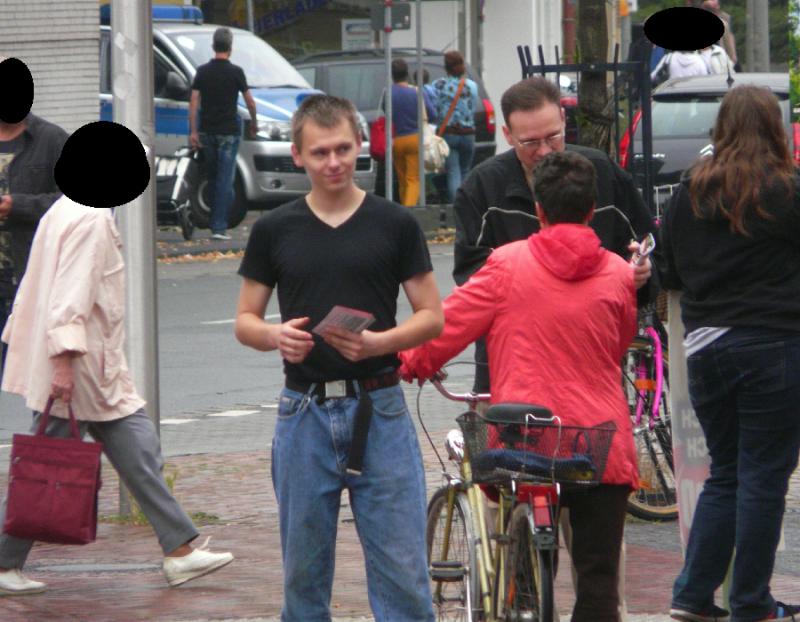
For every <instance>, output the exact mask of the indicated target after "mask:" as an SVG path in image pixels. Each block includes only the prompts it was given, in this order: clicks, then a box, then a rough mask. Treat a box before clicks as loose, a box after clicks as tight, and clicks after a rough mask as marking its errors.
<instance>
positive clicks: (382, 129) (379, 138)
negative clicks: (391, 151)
mask: <svg viewBox="0 0 800 622" xmlns="http://www.w3.org/2000/svg"><path fill="white" fill-rule="evenodd" d="M369 155H371V156H372V157H373V158H375V159H376V160H378V162H383V161H384V160H385V159H386V117H385V116H381V117H378V118H377V119H375V121H373V123H372V126H371V127H370V128H369Z"/></svg>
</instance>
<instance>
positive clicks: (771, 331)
mask: <svg viewBox="0 0 800 622" xmlns="http://www.w3.org/2000/svg"><path fill="white" fill-rule="evenodd" d="M712 141H713V146H714V153H713V154H712V155H711V156H708V157H705V158H703V159H701V160H699V161H698V162H697V163H696V164H695V165H694V166H693V167H692V168H691V169H690V170H689V172H688V175H687V176H686V178H685V179H684V180H683V182H682V184H681V185H680V187H679V188H678V190H677V192H676V194H675V196H674V197H673V200H672V203H671V204H670V207H669V208H668V210H667V212H666V214H665V219H664V224H663V227H662V229H661V233H660V235H661V244H660V249H661V253H662V255H663V257H662V259H663V262H662V265H661V266H660V269H661V271H662V279H663V283H664V285H665V287H667V288H669V289H675V290H681V291H682V292H683V295H682V298H681V316H682V318H683V323H684V325H685V328H686V335H685V339H684V345H685V347H686V353H687V364H688V373H689V396H690V399H691V402H692V406H693V408H694V410H695V413H696V414H697V418H698V420H699V421H700V425H701V427H702V429H703V433H704V434H705V438H706V444H707V445H708V450H709V454H710V456H711V472H710V475H709V477H708V479H707V480H706V482H705V485H704V487H703V491H702V493H701V494H700V498H699V500H698V504H697V508H696V510H695V515H694V520H693V521H692V528H691V532H690V535H689V542H688V545H687V549H686V560H685V564H684V567H683V570H682V571H681V573H680V575H679V576H678V578H677V579H676V581H675V585H674V588H673V595H672V608H671V611H670V613H671V615H672V617H673V618H674V619H676V620H684V621H687V622H704V621H710V622H714V621H726V620H729V619H730V620H731V621H732V622H754V621H760V620H795V619H800V607H796V606H792V605H786V604H783V603H780V602H776V600H775V599H774V598H773V596H772V594H771V592H770V586H769V581H770V577H771V576H772V570H773V566H774V563H775V551H776V549H777V547H778V541H779V539H780V529H781V522H782V519H783V514H784V509H785V497H786V491H787V489H788V483H789V477H790V476H791V474H792V472H793V471H794V469H795V468H796V467H797V461H798V452H800V195H798V190H800V185H799V182H800V178H798V177H797V175H796V172H795V169H794V165H793V163H792V157H791V153H790V152H789V147H788V141H787V138H786V133H785V131H784V127H783V120H782V113H781V109H780V106H779V104H778V100H777V99H776V97H775V96H774V95H773V94H772V92H770V91H769V90H768V89H766V88H763V87H757V86H750V85H745V86H738V87H736V88H734V89H732V90H731V91H729V92H728V93H727V94H726V95H725V97H724V98H723V100H722V103H721V105H720V109H719V115H718V117H717V122H716V125H715V126H714V131H713V137H712ZM734 549H735V551H736V556H735V559H734V565H733V580H732V584H731V590H730V605H731V612H730V614H729V613H728V612H727V611H725V610H724V609H722V608H720V607H718V606H716V605H715V604H714V592H715V590H716V589H717V588H718V587H719V586H720V585H721V584H722V582H723V580H724V578H725V575H726V572H727V569H728V566H729V563H730V561H731V558H732V557H733V552H734ZM796 616H797V617H796Z"/></svg>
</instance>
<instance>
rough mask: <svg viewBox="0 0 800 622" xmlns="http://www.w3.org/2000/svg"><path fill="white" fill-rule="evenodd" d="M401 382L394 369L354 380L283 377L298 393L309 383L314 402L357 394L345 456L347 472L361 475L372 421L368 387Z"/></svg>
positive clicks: (381, 386) (370, 388)
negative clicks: (357, 387)
mask: <svg viewBox="0 0 800 622" xmlns="http://www.w3.org/2000/svg"><path fill="white" fill-rule="evenodd" d="M399 382H400V376H398V375H397V372H394V371H393V372H391V373H388V374H383V375H382V376H375V377H373V378H359V379H357V380H329V381H328V382H299V381H294V380H290V379H289V378H287V379H286V388H287V389H289V390H290V391H297V392H298V393H308V392H309V390H310V389H311V386H312V385H314V389H313V390H312V391H311V395H313V396H315V397H316V398H317V402H318V403H319V402H321V401H323V400H329V399H335V398H341V397H358V410H357V411H356V418H355V421H354V423H353V438H352V440H351V442H350V455H349V456H348V458H347V472H348V473H350V474H352V475H361V471H362V470H363V468H364V453H365V452H366V448H367V433H368V432H369V424H370V421H372V399H371V398H370V396H369V392H370V391H375V390H376V389H385V388H386V387H393V386H396V385H397V384H398V383H399ZM356 384H358V385H359V386H360V387H361V393H360V394H357V393H356Z"/></svg>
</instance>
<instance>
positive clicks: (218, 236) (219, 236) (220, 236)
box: [211, 233, 231, 240]
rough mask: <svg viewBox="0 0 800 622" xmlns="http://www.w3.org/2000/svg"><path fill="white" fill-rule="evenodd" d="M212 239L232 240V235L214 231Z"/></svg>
mask: <svg viewBox="0 0 800 622" xmlns="http://www.w3.org/2000/svg"><path fill="white" fill-rule="evenodd" d="M211 239H212V240H230V239H231V236H229V235H228V234H227V233H212V234H211Z"/></svg>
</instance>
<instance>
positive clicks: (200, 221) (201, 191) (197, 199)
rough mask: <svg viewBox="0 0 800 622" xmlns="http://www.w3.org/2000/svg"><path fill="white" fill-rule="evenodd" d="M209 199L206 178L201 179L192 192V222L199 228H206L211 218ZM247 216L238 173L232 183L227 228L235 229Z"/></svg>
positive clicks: (245, 200) (245, 199)
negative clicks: (231, 198)
mask: <svg viewBox="0 0 800 622" xmlns="http://www.w3.org/2000/svg"><path fill="white" fill-rule="evenodd" d="M210 205H211V201H210V198H209V196H208V180H206V179H201V180H200V183H199V184H198V185H197V188H196V189H195V191H194V193H193V194H192V210H191V211H192V215H191V217H192V222H193V223H194V226H195V227H197V228H199V229H208V226H209V222H210V220H211V207H210ZM245 216H247V197H245V195H244V186H243V185H242V180H241V179H240V178H239V175H236V181H235V182H234V184H233V202H232V203H231V206H230V208H229V209H228V229H235V228H236V227H237V226H238V225H239V223H241V222H242V221H243V220H244V218H245Z"/></svg>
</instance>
